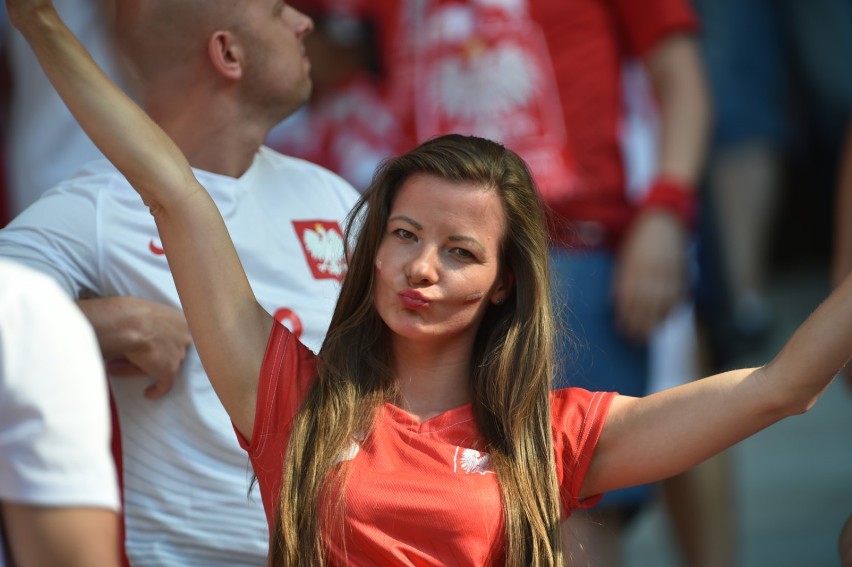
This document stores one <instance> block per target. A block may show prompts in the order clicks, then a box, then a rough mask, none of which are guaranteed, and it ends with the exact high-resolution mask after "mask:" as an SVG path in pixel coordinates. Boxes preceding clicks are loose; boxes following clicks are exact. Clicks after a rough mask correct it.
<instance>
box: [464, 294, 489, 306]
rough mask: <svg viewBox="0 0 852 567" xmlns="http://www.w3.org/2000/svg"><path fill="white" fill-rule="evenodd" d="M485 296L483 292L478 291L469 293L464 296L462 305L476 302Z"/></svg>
mask: <svg viewBox="0 0 852 567" xmlns="http://www.w3.org/2000/svg"><path fill="white" fill-rule="evenodd" d="M483 297H485V293H483V292H481V291H478V292H476V293H471V294H470V295H468V296H467V297H465V298H464V305H472V304H474V303H478V302H479V300H480V299H482V298H483Z"/></svg>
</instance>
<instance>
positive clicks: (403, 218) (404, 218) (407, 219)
mask: <svg viewBox="0 0 852 567" xmlns="http://www.w3.org/2000/svg"><path fill="white" fill-rule="evenodd" d="M396 220H400V221H404V222H407V223H408V224H410V225H411V226H413V227H414V228H416V229H417V230H423V225H421V224H420V223H419V222H417V221H416V220H414V219H413V218H411V217H407V216H405V215H396V216H394V217H391V218H389V219H388V222H391V221H396Z"/></svg>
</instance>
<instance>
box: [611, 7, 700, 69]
mask: <svg viewBox="0 0 852 567" xmlns="http://www.w3.org/2000/svg"><path fill="white" fill-rule="evenodd" d="M612 1H613V3H614V4H615V8H616V10H615V13H616V17H617V18H618V21H619V24H620V27H621V29H622V30H624V36H625V41H626V42H627V47H628V49H629V50H630V52H631V53H632V54H634V55H636V56H638V57H645V56H646V55H647V54H648V52H649V51H651V49H653V48H654V47H655V46H656V45H657V43H658V42H659V41H660V40H662V39H663V38H665V37H667V36H669V35H671V34H675V33H694V32H696V31H697V30H698V17H697V16H696V15H695V12H693V10H692V7H691V6H690V4H689V2H687V1H686V0H642V1H641V2H637V1H636V0H612Z"/></svg>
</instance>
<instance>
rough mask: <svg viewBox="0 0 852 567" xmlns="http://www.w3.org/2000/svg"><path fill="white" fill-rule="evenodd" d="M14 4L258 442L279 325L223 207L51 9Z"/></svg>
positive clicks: (212, 374)
mask: <svg viewBox="0 0 852 567" xmlns="http://www.w3.org/2000/svg"><path fill="white" fill-rule="evenodd" d="M7 6H8V8H9V14H10V19H11V21H12V22H13V23H14V24H15V26H16V27H17V28H18V29H20V30H21V32H22V33H23V35H24V36H25V37H26V38H27V41H28V42H29V43H30V45H31V46H32V48H33V51H34V52H35V54H36V56H37V57H38V58H39V61H40V62H41V65H42V67H43V68H44V70H45V73H46V74H47V76H48V78H50V80H51V82H52V83H53V85H54V87H55V88H56V90H57V92H59V94H60V95H61V96H62V98H63V99H64V100H65V103H66V104H67V105H68V107H69V109H70V110H71V112H72V113H73V114H74V116H75V117H76V118H77V120H78V122H79V123H80V125H81V126H82V127H83V129H84V130H85V131H86V133H87V134H88V135H89V137H90V138H91V139H92V140H93V141H94V143H95V144H96V145H97V146H98V148H99V149H100V150H101V151H102V152H103V153H104V155H105V156H106V157H107V158H108V159H109V160H110V161H112V162H113V163H114V164H115V166H116V167H117V168H118V169H119V170H120V171H121V172H122V173H123V174H124V175H125V177H127V179H128V181H129V182H130V183H131V184H132V185H133V187H134V188H135V189H136V190H137V191H138V192H139V194H140V195H141V197H142V199H143V201H144V202H145V204H146V205H147V206H148V207H149V208H150V209H151V213H152V214H153V215H154V219H155V221H156V223H157V227H158V229H159V231H160V236H161V240H162V242H163V246H164V248H165V250H166V256H167V258H168V261H169V266H170V268H171V270H172V274H173V276H174V279H175V284H176V286H177V289H178V293H179V295H180V298H181V303H182V305H183V308H184V313H185V314H186V318H187V322H188V324H189V328H190V330H191V332H192V336H193V339H194V341H195V344H196V347H197V349H198V353H199V356H200V358H201V361H202V363H203V364H204V368H205V370H206V371H207V374H208V376H209V378H210V381H211V383H212V384H213V387H214V388H215V390H216V393H217V394H218V396H219V398H220V400H221V401H222V403H223V405H224V406H225V409H226V410H227V411H228V414H229V415H230V416H231V419H232V420H233V421H234V424H235V425H236V426H237V428H238V429H239V430H240V432H241V433H242V434H243V435H246V436H247V437H250V436H251V432H252V426H253V422H254V410H255V408H254V405H255V400H256V391H257V379H258V375H259V371H260V365H261V359H262V356H263V351H264V349H265V346H266V340H267V337H268V333H269V330H270V328H271V325H272V317H271V316H270V315H269V314H268V313H266V312H265V311H264V310H263V308H262V307H261V306H260V305H259V304H258V303H257V301H256V299H255V297H254V294H253V292H252V290H251V287H250V285H249V283H248V280H247V278H246V276H245V272H244V271H243V269H242V265H241V264H240V261H239V258H238V257H237V254H236V251H235V250H234V246H233V243H232V242H231V240H230V237H229V235H228V231H227V229H226V227H225V224H224V221H223V220H222V217H221V215H220V214H219V212H218V210H217V208H216V206H215V204H214V203H213V201H212V200H211V199H210V197H209V195H208V194H207V192H206V191H205V190H204V188H203V187H201V185H199V184H198V182H197V180H196V179H195V177H194V175H193V173H192V170H191V169H190V166H189V164H188V162H187V160H186V158H185V157H184V156H183V154H182V153H181V151H180V149H179V148H178V147H177V146H176V145H175V144H174V142H173V141H172V140H171V139H170V138H169V137H168V136H167V135H166V134H165V133H164V132H163V131H162V129H160V128H159V127H158V126H157V125H156V124H155V123H154V122H153V121H152V120H151V119H150V118H149V117H148V116H147V115H146V114H145V112H144V111H142V110H141V109H140V108H139V107H138V106H137V105H136V104H135V103H134V102H133V101H132V100H131V99H130V98H128V97H127V96H126V95H125V94H124V93H123V92H122V91H121V90H120V89H118V88H117V87H116V86H115V85H114V84H113V83H112V82H111V81H110V80H109V79H108V78H107V77H106V76H105V75H104V74H103V73H102V72H101V70H100V69H99V68H98V67H97V65H96V64H95V63H94V62H93V61H92V59H91V57H89V55H88V53H86V51H85V49H84V48H83V47H82V46H81V45H80V43H79V42H78V41H77V40H76V38H75V37H74V36H73V34H71V32H70V31H68V29H67V28H66V27H65V25H64V24H63V23H62V22H61V20H60V19H59V17H58V16H57V14H56V11H55V10H54V8H53V6H52V5H51V4H50V3H49V2H43V1H41V0H7Z"/></svg>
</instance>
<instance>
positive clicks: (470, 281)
mask: <svg viewBox="0 0 852 567" xmlns="http://www.w3.org/2000/svg"><path fill="white" fill-rule="evenodd" d="M505 227H506V218H505V213H504V211H503V206H502V203H501V202H500V198H499V196H498V194H497V192H496V191H494V190H492V189H486V188H483V187H475V186H474V187H472V186H471V185H470V184H459V183H451V182H448V181H446V180H443V179H441V178H439V177H435V176H432V175H425V174H418V175H415V176H412V177H410V178H409V179H408V180H406V181H405V183H404V184H403V185H402V186H401V187H400V188H399V190H398V191H397V194H396V197H395V199H394V201H393V205H392V207H391V212H390V215H389V217H388V223H387V226H386V227H385V233H384V236H383V237H382V241H381V244H380V245H379V250H378V253H377V254H376V266H375V268H376V288H375V289H376V291H375V303H376V309H377V310H378V313H379V315H380V316H381V318H382V320H383V321H384V322H385V324H387V326H388V327H389V328H390V329H391V331H393V332H394V333H395V334H396V335H397V336H398V337H401V338H406V339H410V340H415V341H420V342H435V343H440V342H443V341H448V340H453V341H454V340H458V339H462V340H469V341H470V342H471V344H472V342H473V339H474V337H475V336H476V330H477V328H478V327H479V323H480V321H481V320H482V316H483V314H484V313H485V309H486V308H487V307H488V304H489V303H496V302H498V301H500V300H502V299H505V297H506V295H507V293H508V292H509V287H508V284H507V283H506V281H504V280H505V278H500V277H499V274H500V254H499V250H500V242H501V239H502V237H503V233H504V231H505Z"/></svg>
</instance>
